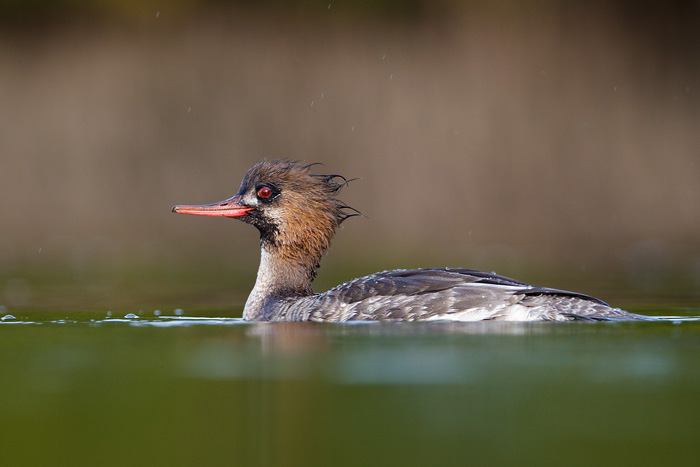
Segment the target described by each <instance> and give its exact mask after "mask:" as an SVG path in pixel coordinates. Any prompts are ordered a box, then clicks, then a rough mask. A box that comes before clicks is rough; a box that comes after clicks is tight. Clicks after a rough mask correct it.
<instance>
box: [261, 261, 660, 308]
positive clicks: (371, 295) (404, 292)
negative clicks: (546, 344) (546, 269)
mask: <svg viewBox="0 0 700 467" xmlns="http://www.w3.org/2000/svg"><path fill="white" fill-rule="evenodd" d="M265 308H266V313H265V315H266V316H265V317H264V318H263V319H267V320H273V321H277V320H285V321H290V320H292V321H308V320H310V321H356V320H362V321H417V320H423V321H425V320H447V321H482V320H504V321H541V320H545V321H568V320H573V319H588V320H630V319H649V318H648V317H645V316H640V315H635V314H632V313H628V312H626V311H623V310H620V309H619V308H612V307H610V306H609V305H608V304H607V303H605V302H603V301H601V300H598V299H596V298H593V297H589V296H587V295H583V294H579V293H574V292H567V291H563V290H555V289H549V288H541V287H533V286H530V285H528V284H526V283H524V282H520V281H517V280H514V279H510V278H508V277H504V276H500V275H498V274H495V273H490V272H483V271H477V270H473V269H409V270H404V269H401V270H394V271H384V272H380V273H376V274H371V275H369V276H364V277H359V278H357V279H354V280H352V281H349V282H346V283H344V284H341V285H339V286H337V287H335V288H333V289H331V290H329V291H328V292H325V293H321V294H315V295H311V296H308V297H299V298H285V299H280V300H274V301H272V302H270V303H268V304H267V306H266V307H265Z"/></svg>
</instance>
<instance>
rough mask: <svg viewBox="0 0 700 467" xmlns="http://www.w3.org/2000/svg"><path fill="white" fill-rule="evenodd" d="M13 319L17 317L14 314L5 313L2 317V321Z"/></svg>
mask: <svg viewBox="0 0 700 467" xmlns="http://www.w3.org/2000/svg"><path fill="white" fill-rule="evenodd" d="M13 319H17V318H15V317H14V316H12V315H5V316H3V317H2V318H0V320H1V321H12V320H13Z"/></svg>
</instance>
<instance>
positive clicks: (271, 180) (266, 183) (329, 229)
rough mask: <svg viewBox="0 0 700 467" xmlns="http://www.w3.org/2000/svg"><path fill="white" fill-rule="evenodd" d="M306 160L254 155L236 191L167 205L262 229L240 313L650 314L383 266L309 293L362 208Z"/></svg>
mask: <svg viewBox="0 0 700 467" xmlns="http://www.w3.org/2000/svg"><path fill="white" fill-rule="evenodd" d="M311 165H314V164H311ZM311 165H302V164H299V163H296V162H292V161H287V160H276V161H262V162H258V163H257V164H255V165H254V166H253V167H252V168H251V169H250V170H249V171H248V173H247V174H246V175H245V177H243V182H242V183H241V187H240V189H239V190H238V193H237V194H236V195H235V196H234V197H233V198H230V199H227V200H226V201H222V202H219V203H214V204H207V205H200V206H175V207H173V209H172V210H173V212H176V213H180V214H194V215H198V216H221V217H235V218H237V219H240V220H242V221H243V222H246V223H248V224H252V225H254V226H255V227H257V229H258V230H259V231H260V247H261V258H260V267H259V269H258V276H257V280H256V281H255V286H254V287H253V290H252V292H251V293H250V296H249V297H248V300H247V301H246V304H245V308H244V310H243V318H244V319H245V320H249V321H354V320H363V321H417V320H423V321H426V320H448V321H481V320H505V321H542V320H547V321H568V320H574V319H587V320H640V319H653V318H650V317H646V316H641V315H635V314H632V313H628V312H626V311H623V310H621V309H619V308H612V307H610V306H608V304H607V303H605V302H603V301H602V300H598V299H597V298H593V297H589V296H587V295H583V294H579V293H575V292H566V291H563V290H555V289H549V288H544V287H533V286H531V285H528V284H525V283H524V282H520V281H516V280H514V279H510V278H508V277H504V276H500V275H498V274H495V273H492V272H482V271H476V270H473V269H452V268H446V269H399V270H395V271H384V272H379V273H376V274H371V275H369V276H365V277H360V278H357V279H354V280H351V281H349V282H346V283H344V284H342V285H339V286H337V287H335V288H333V289H331V290H329V291H327V292H324V293H319V294H315V293H313V291H312V290H311V282H312V281H313V279H314V277H315V276H316V270H317V268H318V266H319V261H320V260H321V257H322V256H323V254H324V253H325V252H326V250H327V249H328V247H329V246H330V243H331V238H332V237H333V234H334V233H335V230H336V228H337V227H338V226H339V225H340V224H341V223H342V222H343V221H344V220H345V219H347V218H349V217H352V216H355V215H358V214H359V213H358V211H356V210H355V209H353V208H350V207H349V206H347V205H345V204H344V203H343V202H342V201H340V200H338V199H337V198H336V197H335V196H336V194H337V193H338V191H339V190H340V189H341V188H342V187H343V186H344V185H345V184H346V183H347V180H346V179H345V178H344V177H342V176H340V175H319V174H312V173H311V172H310V167H311Z"/></svg>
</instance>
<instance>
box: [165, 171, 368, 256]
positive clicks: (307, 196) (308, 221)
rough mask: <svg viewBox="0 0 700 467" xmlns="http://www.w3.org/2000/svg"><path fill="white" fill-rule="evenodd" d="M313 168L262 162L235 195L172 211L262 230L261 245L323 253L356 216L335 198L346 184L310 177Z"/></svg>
mask: <svg viewBox="0 0 700 467" xmlns="http://www.w3.org/2000/svg"><path fill="white" fill-rule="evenodd" d="M312 165H314V164H311V165H303V164H299V163H297V162H293V161H288V160H275V161H261V162H258V163H256V164H255V165H254V166H253V167H251V168H250V170H248V173H246V175H245V177H243V181H242V182H241V187H240V188H239V190H238V193H236V195H235V196H234V197H232V198H229V199H227V200H225V201H221V202H219V203H213V204H206V205H198V206H186V205H183V206H175V207H173V209H172V210H173V212H176V213H180V214H193V215H198V216H219V217H235V218H237V219H239V220H242V221H243V222H246V223H248V224H252V225H254V226H255V227H257V229H258V230H259V231H260V240H261V243H262V244H263V246H268V247H293V248H296V249H298V248H300V247H301V248H302V249H303V250H306V251H307V253H308V252H309V251H314V250H315V251H316V252H318V253H320V254H323V252H325V250H326V249H327V248H328V245H329V244H330V240H331V238H332V237H333V234H334V232H335V229H336V228H337V227H338V225H340V224H341V223H342V222H343V221H344V220H345V219H347V218H348V217H352V216H355V215H358V214H359V213H358V212H357V211H356V210H355V209H353V208H350V207H349V206H346V205H345V204H344V203H343V202H342V201H340V200H338V199H337V198H336V197H335V196H336V194H337V193H338V191H339V190H340V189H341V188H342V187H343V186H344V185H345V184H346V183H347V180H346V179H345V178H344V177H342V176H340V175H319V174H312V173H310V168H311V166H312Z"/></svg>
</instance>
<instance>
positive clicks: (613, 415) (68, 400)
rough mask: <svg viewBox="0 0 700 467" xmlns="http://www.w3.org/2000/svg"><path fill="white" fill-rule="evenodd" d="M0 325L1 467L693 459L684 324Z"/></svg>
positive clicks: (694, 334)
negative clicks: (41, 466) (36, 466)
mask: <svg viewBox="0 0 700 467" xmlns="http://www.w3.org/2000/svg"><path fill="white" fill-rule="evenodd" d="M2 314H5V315H7V314H12V315H13V316H14V318H15V319H11V318H9V317H8V318H6V320H5V321H2V322H0V355H1V358H0V375H2V384H1V385H0V465H3V466H11V465H12V466H14V465H52V466H61V465H71V466H73V465H90V466H92V465H115V466H126V465H275V466H277V465H280V466H284V465H289V466H308V465H323V466H337V465H340V466H361V465H426V466H433V465H523V464H530V465H698V459H700V443H698V436H699V435H700V321H693V320H688V321H679V320H677V321H666V322H659V323H647V322H643V323H635V322H626V323H530V324H517V323H516V324H512V323H511V324H508V323H466V324H450V323H395V324H376V323H374V324H370V323H362V324H303V323H286V324H285V323H282V324H272V323H263V324H250V323H243V322H242V321H240V320H238V319H233V318H211V317H209V318H202V317H197V316H192V314H191V313H187V311H185V312H184V315H185V316H175V315H174V314H173V312H172V310H170V311H169V312H167V313H166V312H164V313H163V315H168V316H159V317H158V316H154V315H153V312H148V313H142V314H141V316H139V317H132V318H124V314H121V315H120V316H116V315H115V314H113V315H112V316H109V317H108V316H106V314H105V313H103V312H101V313H59V312H46V311H32V310H28V311H27V310H25V311H22V312H20V313H14V312H13V310H11V309H10V310H7V309H6V310H4V312H3V313H2ZM197 314H198V315H206V314H207V313H206V310H204V311H203V312H200V313H197ZM654 314H657V315H663V314H667V315H678V314H679V311H678V310H677V309H666V310H664V309H659V310H656V313H654ZM684 314H687V315H700V310H698V309H689V310H685V311H684ZM216 315H217V314H216V313H214V314H213V316H216Z"/></svg>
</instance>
